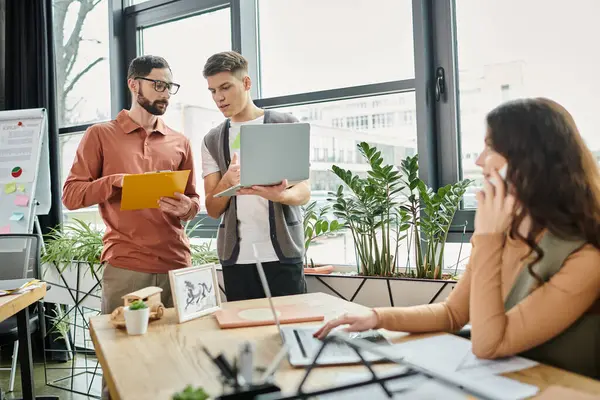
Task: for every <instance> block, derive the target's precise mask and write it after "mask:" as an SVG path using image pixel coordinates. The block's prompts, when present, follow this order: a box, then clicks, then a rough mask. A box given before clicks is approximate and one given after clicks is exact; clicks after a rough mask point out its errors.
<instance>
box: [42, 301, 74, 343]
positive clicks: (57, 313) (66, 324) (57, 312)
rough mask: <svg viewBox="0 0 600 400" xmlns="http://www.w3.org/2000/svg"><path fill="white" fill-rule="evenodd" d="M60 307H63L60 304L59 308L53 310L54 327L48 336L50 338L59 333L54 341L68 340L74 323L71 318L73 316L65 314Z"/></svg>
mask: <svg viewBox="0 0 600 400" xmlns="http://www.w3.org/2000/svg"><path fill="white" fill-rule="evenodd" d="M59 307H62V306H61V305H60V304H57V307H56V308H55V309H52V314H53V315H52V316H51V317H50V319H51V321H52V326H51V328H50V331H49V332H48V336H49V337H50V334H51V333H55V332H57V333H58V335H57V337H56V338H55V339H54V341H57V340H61V339H62V340H65V341H66V340H68V335H69V330H70V329H71V324H72V323H73V320H72V318H71V315H69V314H64V313H63V312H62V310H61V309H60V308H59Z"/></svg>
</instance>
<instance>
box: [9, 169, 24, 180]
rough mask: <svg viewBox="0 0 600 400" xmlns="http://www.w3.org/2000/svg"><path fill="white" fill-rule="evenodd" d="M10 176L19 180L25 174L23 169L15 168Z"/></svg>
mask: <svg viewBox="0 0 600 400" xmlns="http://www.w3.org/2000/svg"><path fill="white" fill-rule="evenodd" d="M10 174H11V175H12V177H13V178H18V177H20V176H21V174H23V169H22V168H21V167H14V168H13V169H12V171H11V173H10Z"/></svg>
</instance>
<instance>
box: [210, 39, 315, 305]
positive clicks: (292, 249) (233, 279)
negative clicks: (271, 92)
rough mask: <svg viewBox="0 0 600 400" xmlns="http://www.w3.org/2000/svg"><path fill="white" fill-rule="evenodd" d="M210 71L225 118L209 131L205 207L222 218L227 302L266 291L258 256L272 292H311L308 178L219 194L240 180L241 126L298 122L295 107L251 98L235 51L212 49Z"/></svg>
mask: <svg viewBox="0 0 600 400" xmlns="http://www.w3.org/2000/svg"><path fill="white" fill-rule="evenodd" d="M203 74H204V77H205V78H206V80H207V82H208V89H209V90H210V92H211V93H212V97H213V100H214V101H215V104H216V105H217V107H219V110H220V111H221V112H222V113H223V115H224V116H225V117H226V120H225V121H224V122H223V123H221V124H220V125H219V126H217V127H215V128H213V129H211V130H210V132H209V133H208V134H207V135H206V136H205V138H204V141H203V144H202V176H203V178H204V191H205V194H206V209H207V212H208V215H210V216H211V217H213V218H219V217H222V220H221V225H220V227H219V233H218V237H217V251H218V255H219V260H220V262H221V265H222V267H223V279H224V283H225V292H226V295H227V300H228V301H237V300H246V299H253V298H261V297H265V293H264V291H263V289H262V285H261V283H260V278H259V276H258V272H257V270H256V261H257V257H255V255H254V251H253V246H252V245H253V244H254V245H256V247H257V249H258V259H259V260H260V261H261V263H262V264H263V267H264V270H265V275H266V276H267V280H268V282H269V287H270V289H271V292H272V294H273V296H286V295H292V294H301V293H306V281H305V279H304V270H303V264H302V262H303V258H304V229H303V223H302V218H303V217H302V210H301V208H300V206H302V205H304V204H306V203H307V202H308V200H309V199H310V186H309V183H308V182H306V181H305V182H301V183H299V184H297V185H294V186H293V187H288V184H287V182H286V181H284V182H282V183H281V184H280V185H277V186H268V187H267V186H256V187H253V188H249V189H243V190H240V191H238V195H237V196H233V197H225V198H218V197H213V195H214V194H216V193H220V192H222V191H223V190H226V189H228V188H230V187H232V186H235V185H237V184H238V183H239V181H240V165H239V157H243V154H239V147H240V146H239V144H240V138H239V135H240V127H241V125H244V124H263V123H264V124H269V123H289V122H297V119H296V118H295V117H294V116H292V115H289V114H283V113H279V112H275V111H270V110H262V109H260V108H258V107H257V106H256V105H255V104H254V102H253V101H252V99H251V97H250V87H251V81H250V77H249V76H248V62H247V61H246V59H244V57H243V56H242V55H240V54H238V53H236V52H233V51H227V52H223V53H218V54H215V55H213V56H211V57H210V58H209V59H208V60H207V62H206V65H205V66H204V71H203Z"/></svg>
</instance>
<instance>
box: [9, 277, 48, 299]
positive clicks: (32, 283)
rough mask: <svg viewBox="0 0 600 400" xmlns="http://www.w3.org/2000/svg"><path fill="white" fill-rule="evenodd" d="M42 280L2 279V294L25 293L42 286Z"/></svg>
mask: <svg viewBox="0 0 600 400" xmlns="http://www.w3.org/2000/svg"><path fill="white" fill-rule="evenodd" d="M41 284H42V282H41V281H40V280H38V279H6V280H0V296H8V295H11V294H19V293H25V292H27V291H30V290H33V289H35V288H38V287H40V286H41Z"/></svg>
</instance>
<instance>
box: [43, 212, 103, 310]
mask: <svg viewBox="0 0 600 400" xmlns="http://www.w3.org/2000/svg"><path fill="white" fill-rule="evenodd" d="M102 236H103V233H102V232H101V231H100V230H98V229H94V228H92V227H91V226H90V225H88V224H87V223H86V222H84V221H82V220H80V219H76V218H75V219H73V222H71V223H68V224H62V225H61V226H58V227H56V228H53V229H51V230H50V232H49V233H47V234H46V235H45V237H44V239H45V240H44V243H45V246H44V249H43V252H42V255H41V262H42V271H43V273H42V278H43V279H44V280H46V281H47V282H49V283H51V284H52V286H53V290H51V291H49V292H48V295H47V296H46V300H47V301H48V302H53V303H60V304H67V305H75V304H77V303H80V305H81V306H86V307H89V308H92V309H100V293H101V284H100V282H101V280H102V264H101V263H100V256H101V254H102V248H103V243H102Z"/></svg>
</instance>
